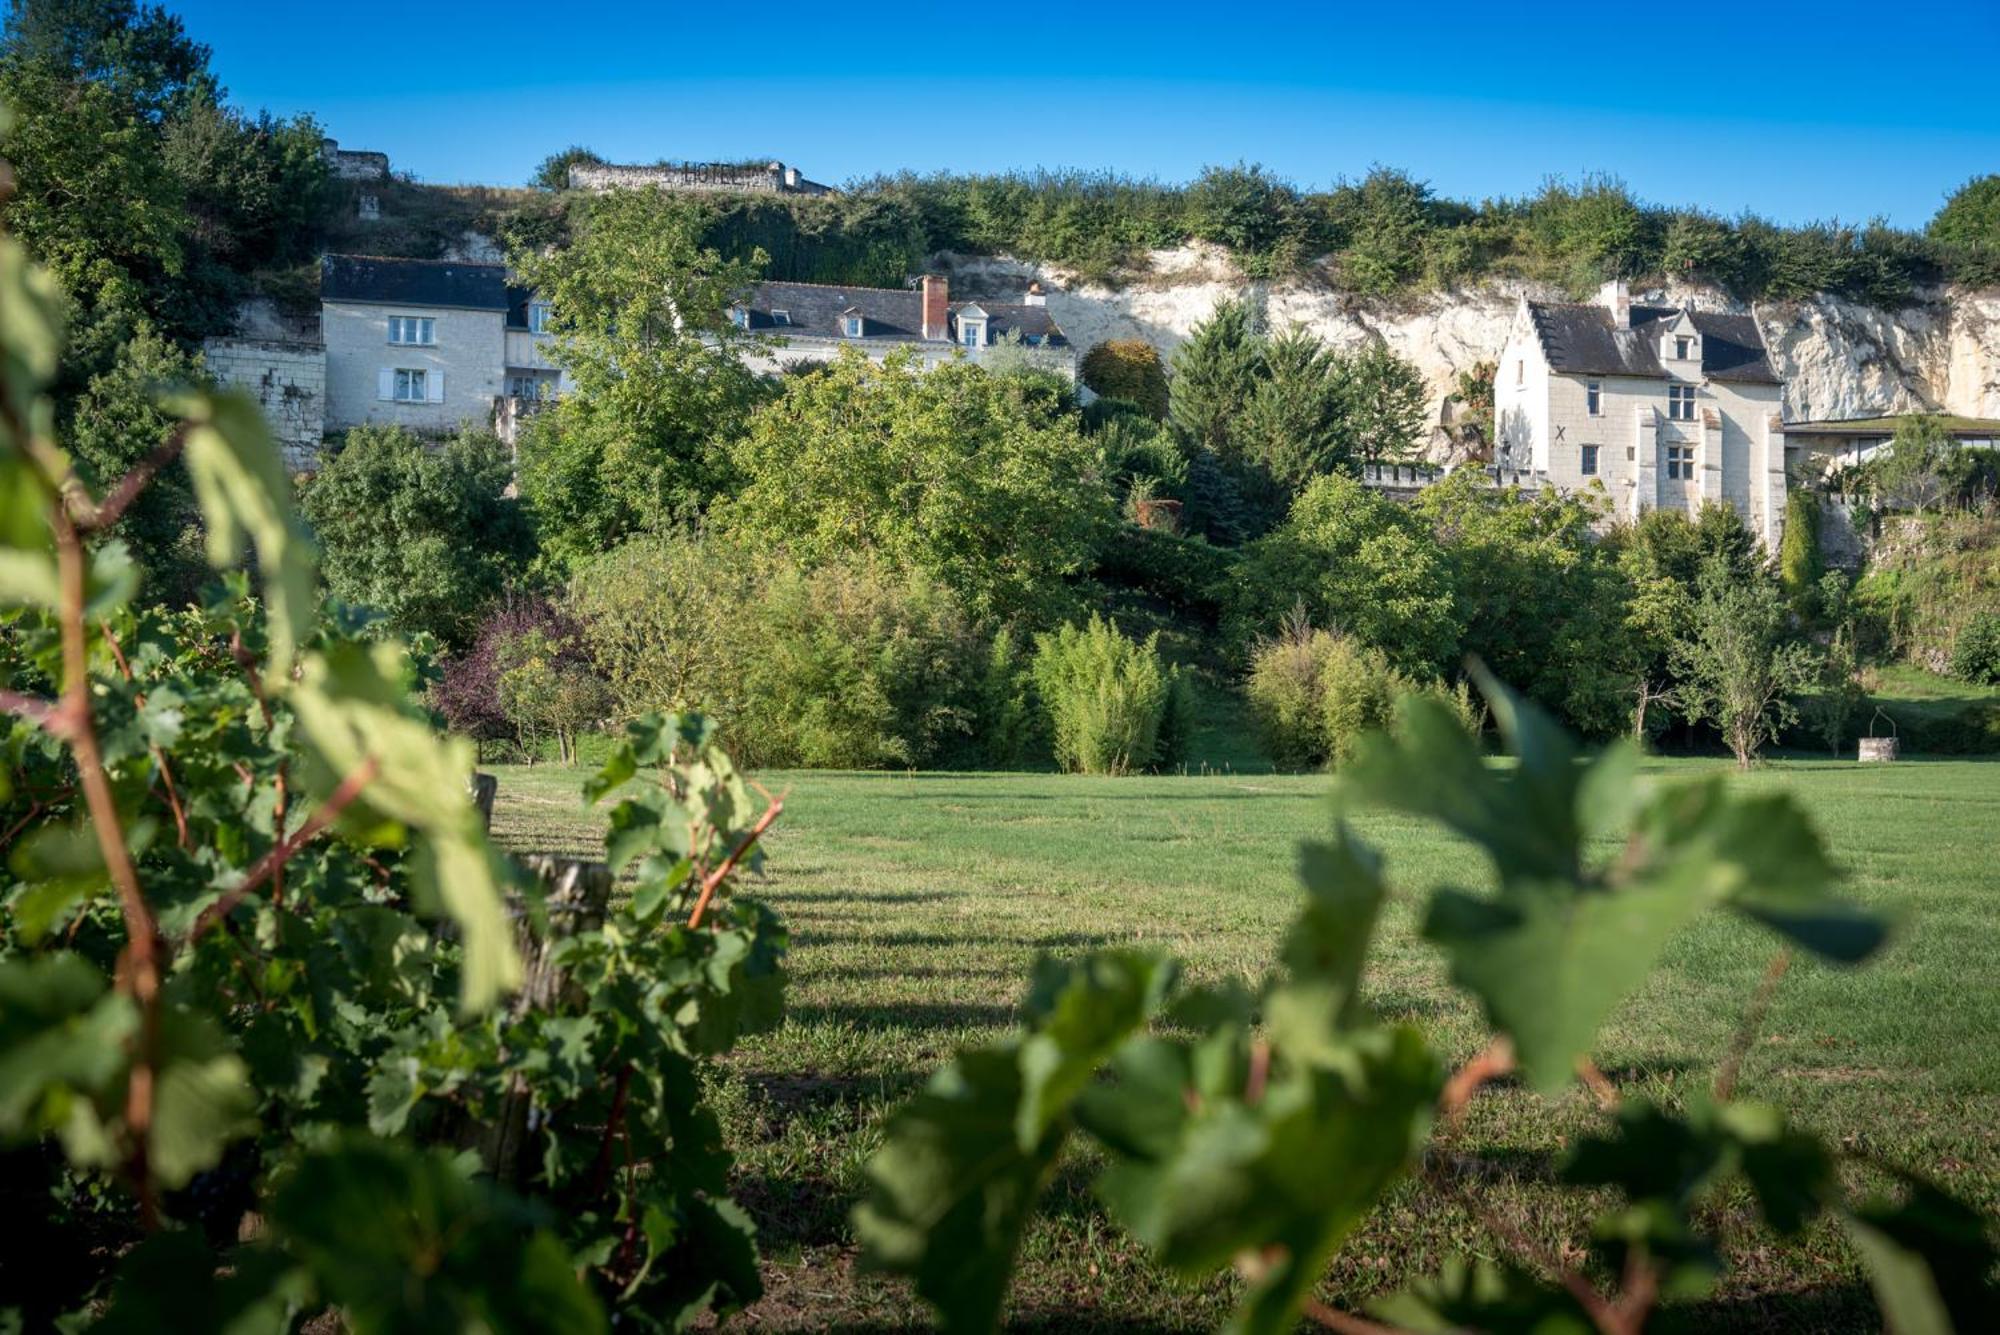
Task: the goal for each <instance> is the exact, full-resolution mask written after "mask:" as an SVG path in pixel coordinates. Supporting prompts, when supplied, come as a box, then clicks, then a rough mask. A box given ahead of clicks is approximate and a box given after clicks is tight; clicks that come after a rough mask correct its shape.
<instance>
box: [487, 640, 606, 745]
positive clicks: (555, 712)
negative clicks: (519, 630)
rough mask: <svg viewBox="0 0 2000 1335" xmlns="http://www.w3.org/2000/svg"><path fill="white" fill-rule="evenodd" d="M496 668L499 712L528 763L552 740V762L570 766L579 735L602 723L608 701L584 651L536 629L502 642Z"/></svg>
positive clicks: (602, 685) (604, 687)
mask: <svg viewBox="0 0 2000 1335" xmlns="http://www.w3.org/2000/svg"><path fill="white" fill-rule="evenodd" d="M497 666H498V667H499V669H500V682H499V685H500V712H501V713H502V714H504V715H506V717H507V721H508V722H509V723H510V724H512V725H513V728H514V735H515V736H516V737H517V738H518V739H519V740H520V743H521V749H522V750H524V751H526V752H527V754H528V758H529V759H530V761H532V760H533V759H534V758H535V757H536V756H537V755H539V754H540V752H541V749H542V744H543V743H544V742H545V741H554V742H555V744H556V760H557V761H558V762H559V763H561V764H564V765H574V764H575V763H576V739H577V735H578V734H579V733H581V732H583V731H584V730H586V729H588V728H593V727H595V726H597V725H598V724H599V723H601V722H603V721H604V715H605V711H606V710H607V708H608V707H609V705H610V702H611V694H610V691H609V689H608V688H607V687H606V686H605V684H604V682H603V680H602V679H600V678H599V677H598V676H597V675H596V674H595V673H593V672H592V671H591V670H590V667H589V663H588V660H587V659H586V658H585V656H584V654H583V652H582V650H581V649H580V648H578V646H577V645H576V644H575V642H574V641H572V640H569V639H558V638H556V637H555V636H552V635H550V634H549V633H548V632H546V631H544V630H541V629H539V628H537V629H533V630H529V631H527V632H526V633H524V634H521V635H517V636H515V637H514V638H513V639H510V640H507V641H504V642H503V643H502V644H501V646H500V651H499V654H498V661H497Z"/></svg>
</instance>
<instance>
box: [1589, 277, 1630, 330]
mask: <svg viewBox="0 0 2000 1335" xmlns="http://www.w3.org/2000/svg"><path fill="white" fill-rule="evenodd" d="M1597 304H1598V305H1600V306H1602V307H1603V308H1604V309H1605V310H1607V311H1610V312H1611V327H1612V328H1613V329H1630V328H1631V327H1632V289H1631V288H1629V287H1627V286H1626V285H1625V280H1624V279H1622V278H1614V279H1612V280H1611V281H1610V282H1608V283H1606V284H1605V285H1604V286H1603V287H1600V288H1598V289H1597Z"/></svg>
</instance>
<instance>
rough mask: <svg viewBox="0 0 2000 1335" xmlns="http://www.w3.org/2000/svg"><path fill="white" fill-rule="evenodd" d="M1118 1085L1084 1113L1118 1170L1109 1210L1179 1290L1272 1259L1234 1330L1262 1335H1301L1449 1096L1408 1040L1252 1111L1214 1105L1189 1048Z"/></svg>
mask: <svg viewBox="0 0 2000 1335" xmlns="http://www.w3.org/2000/svg"><path fill="white" fill-rule="evenodd" d="M1114 1069H1115V1071H1116V1074H1117V1076H1118V1080H1117V1083H1116V1084H1115V1085H1113V1086H1111V1087H1109V1089H1108V1090H1102V1091H1100V1090H1093V1091H1092V1098H1091V1100H1090V1102H1089V1104H1088V1108H1089V1114H1088V1121H1089V1125H1090V1126H1091V1127H1092V1128H1093V1129H1094V1130H1095V1129H1100V1128H1101V1129H1102V1130H1103V1131H1104V1132H1105V1133H1106V1134H1105V1136H1104V1138H1105V1140H1106V1142H1107V1144H1110V1145H1112V1146H1113V1147H1114V1148H1115V1149H1117V1150H1118V1151H1119V1153H1120V1155H1121V1157H1120V1158H1119V1159H1118V1161H1116V1162H1114V1163H1113V1164H1112V1165H1111V1166H1110V1167H1109V1168H1107V1169H1106V1170H1105V1172H1104V1175H1103V1176H1102V1177H1101V1178H1100V1179H1099V1181H1098V1194H1099V1195H1100V1196H1101V1197H1102V1198H1103V1200H1104V1202H1105V1204H1106V1206H1107V1207H1108V1208H1109V1209H1110V1211H1111V1214H1112V1216H1113V1217H1114V1218H1116V1219H1117V1220H1118V1221H1119V1223H1121V1224H1122V1225H1124V1227H1125V1228H1127V1229H1128V1230H1130V1231H1131V1232H1132V1234H1133V1235H1134V1236H1135V1237H1137V1238H1139V1240H1140V1241H1142V1242H1144V1243H1145V1244H1146V1245H1147V1246H1148V1247H1149V1248H1151V1249H1152V1250H1153V1252H1154V1254H1155V1255H1156V1256H1157V1257H1158V1259H1159V1260H1160V1261H1161V1262H1162V1263H1163V1264H1165V1265H1166V1266H1168V1267H1169V1268H1171V1269H1173V1270H1176V1271H1178V1272H1180V1273H1182V1274H1186V1275H1200V1274H1205V1273H1207V1272H1208V1271H1211V1270H1213V1269H1215V1268H1216V1267H1218V1266H1222V1265H1226V1264H1228V1263H1229V1262H1230V1261H1231V1260H1232V1259H1234V1258H1236V1257H1239V1256H1241V1255H1243V1254H1245V1253H1249V1254H1251V1255H1254V1256H1258V1257H1260V1258H1262V1260H1263V1262H1264V1265H1263V1268H1262V1273H1261V1274H1259V1275H1257V1276H1256V1277H1255V1278H1254V1279H1253V1282H1252V1284H1251V1287H1250V1290H1249V1292H1248V1293H1247V1294H1246V1295H1245V1297H1244V1299H1243V1302H1242V1304H1241V1306H1240V1307H1239V1308H1238V1310H1237V1313H1236V1316H1235V1319H1234V1321H1233V1322H1232V1326H1231V1328H1232V1329H1235V1330H1240V1331H1255V1332H1276V1331H1287V1330H1290V1329H1292V1328H1293V1325H1294V1323H1295V1322H1296V1321H1297V1319H1298V1315H1299V1311H1300V1309H1301V1307H1302V1306H1303V1304H1304V1302H1305V1299H1306V1297H1307V1296H1308V1295H1309V1294H1310V1292H1311V1290H1312V1286H1313V1285H1314V1284H1315V1283H1317V1282H1318V1280H1319V1277H1320V1274H1321V1272H1322V1271H1323V1270H1324V1268H1325V1265H1326V1262H1327V1260H1328V1258H1329V1257H1331V1256H1332V1254H1333V1252H1334V1249H1335V1248H1336V1247H1338V1246H1339V1244H1340V1242H1341V1240H1342V1239H1344V1238H1345V1237H1346V1236H1347V1235H1348V1233H1349V1232H1351V1231H1352V1230H1353V1228H1354V1226H1355V1225H1356V1224H1358V1223H1359V1222H1360V1221H1361V1219H1362V1218H1363V1217H1364V1216H1365V1215H1366V1214H1367V1212H1368V1210H1369V1209H1371V1208H1372V1207H1373V1206H1374V1204H1375V1202H1376V1201H1377V1200H1379V1199H1380V1198H1381V1195H1382V1193H1383V1192H1384V1191H1386V1190H1387V1189H1388V1187H1389V1185H1390V1184H1391V1183H1393V1182H1394V1181H1395V1180H1396V1179H1397V1178H1398V1177H1399V1176H1401V1175H1402V1173H1403V1171H1404V1170H1405V1169H1406V1168H1407V1167H1408V1165H1409V1163H1410V1160H1411V1157H1412V1156H1413V1155H1414V1154H1415V1153H1416V1150H1417V1148H1418V1146H1419V1145H1420V1144H1421V1143H1422V1139H1423V1136H1424V1134H1425V1132H1426V1131H1427V1130H1428V1128H1429V1125H1430V1110H1431V1106H1432V1103H1433V1101H1434V1100H1435V1099H1436V1097H1437V1091H1438V1086H1439V1073H1438V1068H1437V1063H1436V1061H1435V1060H1434V1059H1433V1058H1432V1056H1431V1053H1430V1050H1429V1048H1428V1047H1427V1046H1426V1045H1425V1043H1424V1041H1423V1038H1422V1036H1421V1035H1419V1034H1418V1033H1417V1032H1416V1031H1415V1030H1412V1029H1407V1028H1398V1029H1394V1030H1381V1029H1376V1030H1369V1031H1365V1032H1363V1033H1360V1034H1356V1035H1354V1036H1353V1037H1352V1038H1351V1039H1350V1040H1349V1053H1348V1062H1347V1069H1346V1070H1344V1071H1342V1070H1334V1069H1327V1068H1322V1067H1304V1066H1300V1067H1295V1068H1291V1069H1288V1070H1287V1071H1285V1072H1283V1073H1281V1074H1279V1075H1277V1076H1275V1077H1273V1079H1272V1080H1271V1083H1270V1085H1269V1087H1268V1088H1267V1089H1266V1090H1264V1091H1263V1093H1262V1097H1261V1098H1260V1099H1259V1100H1258V1101H1257V1102H1256V1103H1254V1104H1252V1103H1249V1102H1246V1101H1245V1100H1244V1099H1243V1097H1241V1095H1240V1093H1239V1094H1238V1095H1236V1096H1234V1097H1231V1096H1223V1097H1205V1096H1203V1095H1202V1093H1201V1092H1200V1085H1199V1082H1198V1080H1197V1077H1196V1072H1195V1068H1194V1063H1193V1060H1192V1054H1191V1052H1190V1051H1189V1050H1188V1049H1186V1048H1183V1047H1180V1046H1179V1045H1174V1044H1168V1043H1164V1042H1160V1041H1153V1042H1150V1043H1145V1044H1133V1045H1131V1046H1130V1047H1128V1048H1127V1049H1126V1050H1125V1051H1124V1052H1123V1053H1121V1054H1120V1058H1119V1060H1118V1062H1117V1063H1115V1065H1114Z"/></svg>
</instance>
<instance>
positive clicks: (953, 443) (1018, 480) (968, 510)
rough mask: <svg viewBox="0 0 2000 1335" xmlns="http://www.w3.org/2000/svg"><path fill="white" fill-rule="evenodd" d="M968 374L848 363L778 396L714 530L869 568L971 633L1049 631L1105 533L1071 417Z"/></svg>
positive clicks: (904, 361) (1092, 473) (1008, 382)
mask: <svg viewBox="0 0 2000 1335" xmlns="http://www.w3.org/2000/svg"><path fill="white" fill-rule="evenodd" d="M1031 388H1032V386H1025V385H1024V384H1023V383H1022V382H1020V381H1019V380H1017V379H1015V378H1012V377H1004V376H994V375H989V374H987V373H986V372H985V371H984V370H982V369H981V368H979V367H977V366H975V365H972V364H971V363H968V362H952V363H948V364H946V365H943V366H939V367H937V368H935V369H933V370H929V371H926V370H925V369H923V366H922V364H921V363H920V362H919V361H918V359H917V358H916V357H915V356H914V355H911V354H902V355H894V356H891V357H890V358H889V359H888V360H887V361H886V362H885V363H883V364H882V365H879V366H878V365H874V364H872V363H870V362H869V361H868V359H867V358H865V357H863V356H862V355H861V354H860V352H859V351H857V350H854V349H845V350H843V355H842V356H841V357H840V358H839V359H838V360H837V361H835V362H833V363H831V364H829V365H828V366H826V367H825V368H823V369H821V370H819V371H816V372H815V373H814V374H811V375H803V376H794V377H791V378H789V379H787V380H786V381H785V384H784V391H783V394H782V396H781V397H780V398H779V399H778V400H777V401H775V402H773V403H770V404H767V405H766V406H765V407H763V408H762V409H760V410H759V411H758V412H757V414H756V415H755V417H754V418H753V419H752V421H751V423H750V428H749V430H748V432H747V433H746V434H745V436H744V437H743V439H742V440H741V441H740V442H739V444H738V446H737V448H736V453H735V463H736V466H737V468H738V470H739V471H740V474H741V476H742V479H743V484H744V485H743V490H742V492H741V493H740V494H739V495H738V496H737V497H736V498H735V499H734V500H733V501H732V502H731V503H730V504H729V506H728V507H727V510H726V513H725V515H724V523H725V524H726V525H727V526H728V527H729V528H731V529H733V530H734V531H736V532H737V533H739V534H741V535H742V536H743V537H744V538H746V539H747V540H749V541H750V542H752V543H753V544H754V545H759V546H765V547H770V548H782V549H784V550H786V551H788V552H789V553H790V554H791V555H792V557H793V558H795V559H796V560H798V561H799V562H800V563H801V564H803V565H805V566H806V567H807V568H812V567H816V566H820V565H824V564H826V563H828V562H830V561H834V560H837V559H840V558H843V557H847V556H851V555H854V554H857V553H860V552H874V553H876V554H877V555H879V556H881V557H882V558H883V559H885V560H887V561H888V562H889V563H890V565H891V566H892V567H893V568H896V569H900V570H920V571H923V572H924V573H926V574H928V575H929V576H930V577H931V578H933V579H935V580H937V581H938V582H939V583H941V584H943V585H944V586H945V587H947V588H949V589H950V590H952V592H953V593H955V594H956V595H957V596H958V597H959V598H960V599H961V600H962V601H963V603H964V605H965V607H966V609H967V610H968V611H969V612H970V613H971V614H972V615H973V616H975V617H988V616H995V617H1000V618H1003V619H1004V618H1012V617H1025V618H1027V619H1028V620H1030V621H1034V622H1039V623H1042V624H1047V623H1048V622H1050V621H1053V620H1058V619H1060V618H1061V615H1062V613H1063V612H1064V611H1065V610H1066V609H1067V608H1068V607H1069V606H1070V605H1071V604H1072V602H1073V599H1074V595H1073V593H1072V591H1071V588H1070V585H1071V582H1072V581H1074V580H1077V579H1079V578H1081V577H1082V576H1083V575H1084V574H1086V573H1087V572H1088V570H1089V568H1090V565H1091V562H1092V559H1093V558H1094V556H1095V554H1096V551H1097V547H1098V543H1099V541H1100V539H1101V537H1102V535H1103V534H1104V533H1105V531H1106V529H1107V527H1108V525H1109V524H1110V523H1111V522H1112V520H1113V517H1114V509H1113V501H1112V497H1111V490H1110V487H1109V485H1108V483H1107V480H1106V479H1105V478H1104V477H1103V476H1102V474H1101V470H1100V468H1099V465H1098V459H1097V452H1096V450H1095V449H1093V448H1092V446H1091V443H1090V442H1089V441H1088V440H1086V439H1085V438H1084V436H1083V434H1082V433H1081V431H1080V430H1079V429H1078V425H1077V419H1076V416H1075V414H1074V413H1071V412H1067V411H1063V410H1061V409H1060V408H1058V407H1055V406H1052V405H1050V404H1048V403H1047V402H1046V401H1045V400H1043V399H1040V398H1037V397H1036V396H1034V395H1032V394H1029V393H1025V392H1024V390H1025V389H1031Z"/></svg>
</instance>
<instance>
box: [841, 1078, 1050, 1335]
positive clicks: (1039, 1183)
mask: <svg viewBox="0 0 2000 1335" xmlns="http://www.w3.org/2000/svg"><path fill="white" fill-rule="evenodd" d="M1022 1096H1023V1088H1022V1079H1021V1065H1020V1061H1019V1050H1018V1049H1017V1048H1016V1047H1015V1046H1013V1045H1011V1044H1010V1045H1006V1046H999V1047H990V1048H979V1049H974V1050H972V1051H968V1052H961V1053H960V1054H959V1055H958V1057H957V1058H956V1059H955V1060H954V1061H953V1062H952V1064H951V1065H949V1066H947V1067H945V1068H943V1069H942V1070H940V1071H939V1072H938V1073H937V1074H936V1075H934V1076H932V1077H931V1079H930V1082H929V1083H928V1084H927V1085H925V1087H924V1089H923V1090H922V1092H920V1093H919V1094H918V1095H917V1096H916V1097H915V1098H913V1099H911V1100H910V1101H909V1102H908V1103H907V1104H905V1105H904V1106H903V1108H902V1109H901V1110H900V1111H899V1112H897V1114H896V1116H895V1118H894V1119H893V1120H892V1121H891V1122H890V1123H889V1130H888V1141H887V1143H886V1144H885V1145H883V1147H882V1149H881V1150H880V1151H878V1152H877V1153H876V1155H875V1157H874V1158H873V1159H872V1160H870V1161H869V1164H868V1180H869V1194H868V1199H867V1200H865V1201H863V1202H862V1203H861V1204H860V1205H859V1206H857V1207H856V1208H855V1211H854V1230H855V1233H856V1234H857V1235H858V1236H859V1237H860V1239H861V1246H862V1249H863V1255H864V1256H865V1258H866V1259H867V1261H868V1262H869V1264H871V1265H874V1266H878V1267H880V1268H883V1269H887V1270H894V1271H898V1272H900V1273H902V1274H906V1275H908V1276H910V1278H911V1279H912V1280H913V1281H914V1282H915V1284H916V1288H917V1292H918V1293H919V1294H921V1295H922V1296H923V1297H924V1298H926V1299H928V1300H929V1301H930V1303H931V1304H932V1305H933V1306H934V1307H935V1308H936V1309H937V1313H938V1324H939V1326H940V1328H941V1329H944V1330H947V1331H952V1330H991V1329H992V1328H993V1327H994V1325H995V1323H996V1322H997V1320H998V1318H999V1313H1000V1304H1001V1301H1002V1300H1003V1299H1004V1298H1005V1297H1006V1294H1007V1281H1008V1278H1009V1276H1010V1275H1011V1274H1012V1272H1013V1268H1014V1252H1015V1249H1016V1248H1017V1247H1019V1245H1020V1242H1021V1230H1022V1228H1023V1227H1024V1226H1025V1225H1026V1224H1027V1221H1028V1216H1029V1214H1030V1212H1031V1211H1032V1210H1033V1209H1034V1206H1035V1201H1036V1200H1037V1199H1038V1198H1039V1197H1040V1196H1041V1194H1042V1189H1043V1188H1044V1187H1046V1186H1047V1185H1048V1180H1049V1176H1050V1174H1051V1173H1053V1171H1054V1169H1055V1161H1056V1155H1057V1153H1058V1152H1059V1151H1060V1150H1061V1149H1062V1145H1063V1141H1064V1139H1065V1137H1066V1135H1067V1132H1068V1127H1067V1125H1065V1124H1062V1123H1058V1124H1056V1125H1053V1126H1051V1127H1049V1129H1048V1130H1047V1131H1046V1132H1045V1133H1044V1134H1043V1135H1042V1137H1041V1139H1040V1140H1038V1141H1036V1142H1035V1143H1034V1144H1033V1145H1031V1146H1029V1147H1028V1148H1027V1149H1025V1150H1024V1149H1022V1147H1021V1145H1020V1142H1019V1140H1018V1139H1017V1137H1016V1132H1015V1127H1016V1124H1017V1120H1018V1119H1017V1116H1016V1109H1018V1108H1019V1107H1020V1106H1021V1103H1022Z"/></svg>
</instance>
